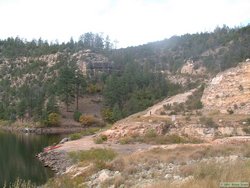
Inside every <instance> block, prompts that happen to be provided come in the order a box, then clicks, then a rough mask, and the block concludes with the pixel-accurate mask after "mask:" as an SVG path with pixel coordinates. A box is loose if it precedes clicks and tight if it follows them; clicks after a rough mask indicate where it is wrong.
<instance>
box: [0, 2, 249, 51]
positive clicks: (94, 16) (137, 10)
mask: <svg viewBox="0 0 250 188" xmlns="http://www.w3.org/2000/svg"><path fill="white" fill-rule="evenodd" d="M249 10H250V1H249V0H207V1H205V0H189V1H187V0H53V1H52V0H11V1H10V0H1V2H0V23H1V32H0V38H7V37H8V36H14V37H15V36H17V35H19V36H20V37H24V38H27V39H28V40H30V39H32V38H39V37H42V38H44V39H48V40H49V41H51V40H55V39H59V41H68V40H69V38H70V37H71V36H73V37H74V38H75V39H78V37H79V35H80V34H82V33H84V32H88V31H93V32H104V33H105V34H109V35H110V37H111V38H112V39H117V40H118V41H119V46H120V47H125V46H128V45H138V44H143V43H146V42H150V41H155V40H161V39H164V38H168V37H170V36H172V35H180V34H184V33H195V32H200V31H207V30H208V31H211V30H213V29H214V28H215V27H216V26H217V25H223V24H226V25H229V26H231V27H233V26H235V25H236V26H238V25H240V24H243V23H244V24H245V23H247V22H250V14H249V13H248V12H249Z"/></svg>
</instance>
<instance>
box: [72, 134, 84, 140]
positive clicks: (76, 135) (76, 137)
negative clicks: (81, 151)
mask: <svg viewBox="0 0 250 188" xmlns="http://www.w3.org/2000/svg"><path fill="white" fill-rule="evenodd" d="M81 137H82V135H81V133H74V134H71V135H69V138H70V140H78V139H80V138H81Z"/></svg>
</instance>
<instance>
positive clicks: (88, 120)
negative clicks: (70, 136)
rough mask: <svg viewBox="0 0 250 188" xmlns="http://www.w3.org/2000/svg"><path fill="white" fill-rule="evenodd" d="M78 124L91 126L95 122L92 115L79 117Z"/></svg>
mask: <svg viewBox="0 0 250 188" xmlns="http://www.w3.org/2000/svg"><path fill="white" fill-rule="evenodd" d="M79 122H80V123H81V124H82V125H85V126H91V125H93V124H94V123H95V122H96V120H95V117H94V116H92V115H81V116H80V118H79Z"/></svg>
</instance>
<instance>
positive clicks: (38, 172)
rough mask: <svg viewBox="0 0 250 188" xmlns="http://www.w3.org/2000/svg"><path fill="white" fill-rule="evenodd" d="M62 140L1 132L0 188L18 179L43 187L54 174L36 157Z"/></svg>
mask: <svg viewBox="0 0 250 188" xmlns="http://www.w3.org/2000/svg"><path fill="white" fill-rule="evenodd" d="M59 140H60V136H55V135H46V136H45V135H42V136H40V135H31V134H29V135H26V134H11V133H8V132H3V131H0V187H3V185H4V183H6V184H7V185H9V184H10V183H12V182H14V181H15V180H16V179H17V178H20V179H23V180H31V182H33V183H35V184H37V185H41V184H43V183H45V182H46V181H47V180H48V179H49V178H50V177H52V176H53V172H52V171H51V170H50V169H48V168H45V167H43V164H42V163H41V162H40V161H39V160H38V159H37V158H36V157H35V155H36V154H37V153H39V152H41V151H42V150H43V148H44V147H46V146H48V145H51V144H53V143H55V142H58V141H59Z"/></svg>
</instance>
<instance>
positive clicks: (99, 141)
mask: <svg viewBox="0 0 250 188" xmlns="http://www.w3.org/2000/svg"><path fill="white" fill-rule="evenodd" d="M107 140H108V137H107V136H106V135H99V136H98V137H96V138H95V139H94V142H95V143H96V144H102V143H103V142H105V141H107Z"/></svg>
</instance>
